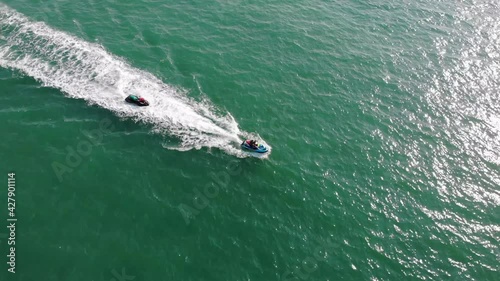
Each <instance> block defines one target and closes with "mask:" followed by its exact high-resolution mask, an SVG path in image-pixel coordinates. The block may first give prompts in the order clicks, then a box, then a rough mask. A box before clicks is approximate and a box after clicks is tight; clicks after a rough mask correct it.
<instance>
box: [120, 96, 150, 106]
mask: <svg viewBox="0 0 500 281" xmlns="http://www.w3.org/2000/svg"><path fill="white" fill-rule="evenodd" d="M125 101H126V102H128V103H135V104H137V105H138V106H148V105H149V102H148V101H147V100H145V99H144V98H142V97H138V96H136V95H129V96H128V97H127V98H126V99H125Z"/></svg>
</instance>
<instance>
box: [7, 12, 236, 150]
mask: <svg viewBox="0 0 500 281" xmlns="http://www.w3.org/2000/svg"><path fill="white" fill-rule="evenodd" d="M0 30H1V33H0V34H1V36H0V66H1V67H4V68H12V69H16V70H19V71H22V72H24V73H26V74H27V75H29V76H31V77H34V78H35V79H37V80H39V81H40V82H41V83H42V84H43V85H45V86H50V87H54V88H58V89H60V90H61V91H63V92H64V93H65V94H66V95H68V96H70V97H73V98H81V99H85V100H86V101H88V102H89V103H91V104H97V105H99V106H101V107H103V108H106V109H109V110H111V111H113V112H114V113H115V114H117V115H118V116H121V117H130V118H133V119H135V120H136V121H141V122H145V123H149V124H152V125H153V126H154V130H155V132H160V133H166V134H169V135H173V136H176V137H178V138H179V139H180V140H181V144H180V146H176V147H168V148H174V149H178V150H188V149H192V148H201V147H204V146H205V147H218V148H221V149H223V150H225V151H226V152H228V153H230V154H233V155H236V156H239V157H243V156H244V154H242V153H241V151H239V149H237V145H236V143H238V142H240V141H241V140H240V138H239V135H242V134H245V133H244V132H240V130H239V129H238V124H237V122H236V121H235V120H234V118H233V117H232V116H231V115H230V114H226V115H220V114H217V113H215V112H216V111H215V110H213V106H212V105H211V104H210V103H209V102H208V101H203V102H197V101H194V100H193V99H190V98H189V97H186V96H185V95H184V94H183V93H182V91H179V90H177V89H176V88H174V87H172V86H170V85H167V84H165V83H163V82H162V81H161V80H160V79H158V78H156V77H155V76H153V75H152V74H150V73H148V72H145V71H142V70H139V69H136V68H134V67H132V66H130V65H129V64H128V63H127V62H125V61H124V60H123V59H121V58H119V57H117V56H114V55H112V54H110V53H108V52H107V51H106V50H105V49H104V48H103V47H102V46H101V45H99V44H95V43H89V42H85V41H83V40H81V39H79V38H77V37H75V36H72V35H69V34H67V33H64V32H61V31H58V30H55V29H52V28H50V27H49V26H47V25H46V24H45V23H43V22H32V21H30V20H29V19H28V18H27V17H25V16H24V15H22V14H20V13H18V12H17V11H15V10H13V9H11V8H9V7H6V6H4V5H2V4H0ZM131 93H136V94H139V95H142V96H144V97H145V98H146V99H147V100H149V101H150V104H151V105H150V106H149V107H141V108H138V107H134V106H130V105H129V104H127V103H125V102H124V99H125V97H126V96H127V95H128V94H131Z"/></svg>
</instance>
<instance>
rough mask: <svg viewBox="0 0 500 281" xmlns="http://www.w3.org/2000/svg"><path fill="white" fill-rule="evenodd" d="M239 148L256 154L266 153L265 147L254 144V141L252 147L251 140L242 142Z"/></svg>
mask: <svg viewBox="0 0 500 281" xmlns="http://www.w3.org/2000/svg"><path fill="white" fill-rule="evenodd" d="M241 148H243V149H245V150H249V151H252V152H257V153H266V152H267V151H268V150H267V147H265V146H264V145H262V144H260V143H257V142H255V141H254V145H252V141H251V140H246V141H244V142H242V143H241Z"/></svg>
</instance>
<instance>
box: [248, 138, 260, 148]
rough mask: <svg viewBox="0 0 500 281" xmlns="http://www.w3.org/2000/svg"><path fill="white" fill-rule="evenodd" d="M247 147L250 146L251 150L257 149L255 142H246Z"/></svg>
mask: <svg viewBox="0 0 500 281" xmlns="http://www.w3.org/2000/svg"><path fill="white" fill-rule="evenodd" d="M247 143H248V145H250V147H251V148H253V149H257V147H258V146H257V142H256V141H255V140H249V141H248V142H247Z"/></svg>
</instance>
